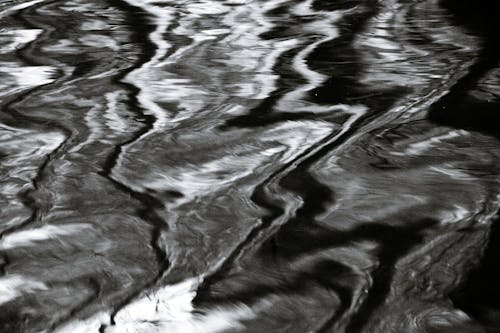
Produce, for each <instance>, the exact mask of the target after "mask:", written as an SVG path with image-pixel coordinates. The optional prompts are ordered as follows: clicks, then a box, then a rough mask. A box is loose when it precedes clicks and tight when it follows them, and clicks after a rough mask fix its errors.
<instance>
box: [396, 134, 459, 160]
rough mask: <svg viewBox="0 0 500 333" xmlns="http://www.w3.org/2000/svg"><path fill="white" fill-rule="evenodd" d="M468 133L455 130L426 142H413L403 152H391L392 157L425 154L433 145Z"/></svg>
mask: <svg viewBox="0 0 500 333" xmlns="http://www.w3.org/2000/svg"><path fill="white" fill-rule="evenodd" d="M468 133H469V132H467V131H464V130H456V131H450V132H448V133H446V134H443V135H439V136H434V137H431V138H429V139H428V140H423V141H420V142H415V143H412V144H410V145H408V147H407V148H406V149H405V151H404V152H402V153H400V152H392V153H391V154H392V155H397V156H408V155H419V154H422V153H423V152H425V151H426V150H428V149H430V148H432V147H433V146H434V145H435V144H438V143H441V142H443V141H445V140H448V139H453V138H457V137H461V136H465V135H468Z"/></svg>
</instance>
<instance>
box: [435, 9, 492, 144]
mask: <svg viewBox="0 0 500 333" xmlns="http://www.w3.org/2000/svg"><path fill="white" fill-rule="evenodd" d="M441 4H442V5H443V7H445V8H446V9H447V10H448V11H449V12H450V14H451V15H452V19H453V20H454V21H455V23H456V24H458V25H461V26H463V27H465V28H466V29H467V30H468V31H469V32H471V33H473V34H474V35H477V36H478V37H479V38H480V39H481V45H480V47H481V49H480V51H479V54H478V58H477V59H478V60H477V61H476V62H475V63H474V64H473V65H472V66H471V67H470V68H469V71H468V73H467V74H466V75H465V76H464V77H463V78H461V79H460V80H459V81H458V82H457V83H456V84H455V85H454V86H453V87H452V88H451V89H450V92H449V93H448V94H447V95H445V96H444V97H442V98H441V99H440V100H439V101H438V102H437V103H435V104H434V105H433V106H432V107H431V110H430V112H429V118H430V120H432V121H434V122H436V123H438V124H440V125H445V126H451V127H455V128H461V129H466V130H472V131H478V132H482V133H486V134H492V135H495V136H496V137H500V99H498V98H492V99H486V100H484V99H480V98H477V97H474V96H472V95H471V94H470V91H471V90H473V89H475V88H477V85H478V83H479V81H480V80H481V79H482V78H483V77H484V76H485V75H487V74H488V72H490V71H491V70H493V69H495V68H496V67H498V65H499V61H500V44H499V41H500V38H499V35H498V31H499V29H500V21H498V13H499V9H500V3H498V1H494V0H483V1H471V0H467V1H453V0H442V1H441Z"/></svg>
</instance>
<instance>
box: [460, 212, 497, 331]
mask: <svg viewBox="0 0 500 333" xmlns="http://www.w3.org/2000/svg"><path fill="white" fill-rule="evenodd" d="M499 254H500V216H497V218H496V220H495V221H493V225H492V227H491V231H490V239H489V244H488V247H487V248H486V251H485V253H484V257H483V259H482V262H481V265H480V266H479V267H477V268H476V269H475V270H474V271H472V273H471V274H470V276H469V278H468V280H467V282H466V283H465V285H464V286H463V287H462V288H461V289H460V290H457V291H456V292H455V293H454V294H453V295H452V296H451V298H452V300H453V302H454V303H455V306H457V307H459V308H460V309H462V310H464V311H465V312H467V313H468V314H469V315H470V316H472V317H473V318H474V319H476V320H477V321H478V322H479V323H481V324H482V325H483V326H484V328H485V330H486V331H487V332H491V333H493V332H498V327H500V285H499V284H498V281H500V262H499V260H498V255H499Z"/></svg>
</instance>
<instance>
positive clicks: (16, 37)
mask: <svg viewBox="0 0 500 333" xmlns="http://www.w3.org/2000/svg"><path fill="white" fill-rule="evenodd" d="M42 31H43V30H41V29H15V30H14V29H13V30H7V31H0V41H2V42H3V41H10V43H9V44H7V45H3V46H1V47H0V53H6V52H12V51H14V50H16V49H17V48H19V47H21V46H22V45H23V44H26V43H29V42H31V41H33V40H35V39H36V38H37V37H38V36H39V35H40V33H42Z"/></svg>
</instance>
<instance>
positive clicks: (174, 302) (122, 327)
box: [53, 277, 255, 333]
mask: <svg viewBox="0 0 500 333" xmlns="http://www.w3.org/2000/svg"><path fill="white" fill-rule="evenodd" d="M200 282H201V277H195V278H190V279H187V280H185V281H183V282H180V283H178V284H174V285H168V286H165V287H163V288H161V289H159V290H157V291H154V292H151V293H149V294H147V295H145V296H142V297H140V298H138V299H136V300H135V301H133V302H131V303H129V304H128V305H126V306H125V307H123V308H122V309H121V310H120V311H118V313H117V314H116V316H115V317H114V325H110V324H109V322H110V320H109V316H110V314H109V313H108V312H101V313H98V314H96V315H94V316H93V317H91V318H88V319H84V320H74V321H71V322H69V323H66V324H65V325H63V326H61V327H59V328H58V329H56V330H55V331H54V332H53V333H97V332H99V328H100V327H101V325H105V326H106V329H105V332H106V333H156V332H158V333H160V332H175V333H199V332H204V333H217V332H225V331H227V330H232V331H237V330H239V329H242V328H244V326H243V325H242V324H241V321H242V320H248V319H252V318H254V317H255V312H254V311H253V310H252V309H251V308H250V307H248V306H246V305H243V304H237V305H231V306H226V307H216V308H213V309H210V310H207V311H206V312H205V313H202V314H197V313H194V311H193V310H194V308H193V305H192V301H193V299H194V297H195V296H196V289H197V287H198V286H199V284H200Z"/></svg>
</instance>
